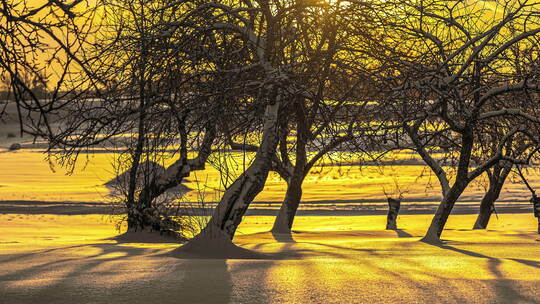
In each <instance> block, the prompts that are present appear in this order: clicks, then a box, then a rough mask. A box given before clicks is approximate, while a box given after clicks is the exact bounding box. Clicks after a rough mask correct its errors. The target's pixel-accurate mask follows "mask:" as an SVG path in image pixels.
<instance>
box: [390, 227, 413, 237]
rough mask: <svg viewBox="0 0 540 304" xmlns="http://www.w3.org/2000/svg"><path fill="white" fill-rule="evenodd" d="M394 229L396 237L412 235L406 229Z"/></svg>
mask: <svg viewBox="0 0 540 304" xmlns="http://www.w3.org/2000/svg"><path fill="white" fill-rule="evenodd" d="M394 231H395V232H396V233H397V235H398V237H400V238H411V237H414V236H413V235H412V234H410V233H408V232H407V231H405V230H402V229H396V230H394Z"/></svg>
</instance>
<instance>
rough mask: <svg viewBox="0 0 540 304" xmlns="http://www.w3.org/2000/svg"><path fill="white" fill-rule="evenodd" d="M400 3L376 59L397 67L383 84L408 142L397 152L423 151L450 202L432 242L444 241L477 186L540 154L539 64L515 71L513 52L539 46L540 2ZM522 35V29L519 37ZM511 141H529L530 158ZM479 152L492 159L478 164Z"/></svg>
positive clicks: (385, 20) (385, 16) (442, 208)
mask: <svg viewBox="0 0 540 304" xmlns="http://www.w3.org/2000/svg"><path fill="white" fill-rule="evenodd" d="M395 5H396V10H389V11H387V12H384V13H380V14H379V15H380V19H379V20H381V24H383V25H384V26H385V29H384V30H383V31H379V33H380V35H382V37H384V38H383V39H382V40H378V41H377V43H375V45H374V48H378V49H379V50H380V51H379V54H380V55H379V56H376V58H377V60H379V61H380V62H382V63H383V64H384V65H386V66H388V67H391V69H392V70H391V72H389V73H387V74H386V75H384V77H381V79H384V80H383V81H382V82H383V83H385V84H384V86H385V87H387V88H389V90H386V93H385V94H386V96H388V97H387V102H385V106H386V107H387V108H388V110H389V119H393V120H396V121H401V123H402V130H403V135H404V136H406V137H401V138H399V137H398V138H397V139H396V145H397V146H400V147H409V148H411V149H413V150H415V151H416V152H417V153H418V154H419V156H420V157H421V158H422V159H423V160H424V162H425V163H426V164H427V165H428V166H429V167H430V169H431V170H432V171H433V173H434V174H435V176H436V177H437V178H438V180H439V183H440V185H441V190H442V196H443V199H442V201H441V203H440V205H439V208H438V209H437V212H436V214H435V216H434V218H433V220H432V222H431V225H430V227H429V230H428V232H427V233H426V236H425V237H424V238H423V240H424V241H427V242H438V241H439V238H440V235H441V233H442V231H443V229H444V226H445V224H446V221H447V219H448V216H449V215H450V212H451V210H452V208H453V206H454V204H455V202H456V201H457V200H458V199H459V197H460V195H461V194H462V193H463V191H464V190H465V188H466V187H467V186H468V185H469V184H470V182H471V181H472V180H474V179H475V178H476V177H478V176H480V175H481V174H483V173H485V172H486V171H487V170H489V169H490V168H493V167H494V166H495V165H497V164H499V163H500V162H502V161H504V162H509V163H513V164H516V163H518V164H519V163H527V162H528V161H529V160H530V158H531V156H532V155H534V153H536V151H537V146H538V134H537V133H536V132H535V130H537V127H538V124H539V123H540V120H539V118H538V117H539V116H538V114H537V110H536V107H535V106H534V104H535V97H533V96H534V95H531V94H530V93H531V92H536V91H538V90H539V88H540V87H539V85H538V83H537V79H538V78H537V73H538V70H537V69H536V68H534V64H533V65H531V66H530V68H529V69H528V70H524V71H523V70H516V69H514V65H513V61H514V60H519V58H517V59H516V57H515V56H513V55H512V53H511V50H512V47H514V46H519V47H520V48H529V47H530V46H532V45H534V41H535V39H536V37H537V36H538V34H539V33H540V27H539V26H538V16H537V14H536V13H535V11H536V9H537V4H535V3H533V2H530V3H529V2H528V1H524V2H514V1H496V3H494V5H493V6H492V8H488V7H485V8H480V7H478V4H476V3H464V2H459V3H449V2H445V1H437V0H434V1H425V2H423V3H422V4H421V5H418V4H417V3H416V2H408V1H399V2H397V3H396V4H395ZM488 16H489V18H487V17H488ZM518 27H519V28H521V29H522V30H521V31H519V32H516V31H514V30H513V29H515V28H518ZM381 41H382V42H381ZM379 42H381V43H379ZM381 50H384V51H381ZM536 64H537V63H536ZM488 125H497V126H499V128H487V127H486V126H488ZM494 130H497V131H499V132H493V131H494ZM488 135H489V136H490V138H491V142H490V146H492V147H496V148H494V149H491V150H489V149H483V148H482V140H483V139H484V138H486V136H488ZM511 141H519V142H521V143H522V144H520V146H521V148H520V149H522V150H521V151H522V153H515V148H516V147H515V146H514V145H508V143H509V142H511ZM445 151H446V152H445ZM441 152H444V153H446V157H442V158H441V157H440V154H441ZM444 153H443V154H444ZM480 153H489V154H484V155H483V157H481V158H479V157H478V155H479V154H480ZM475 158H476V159H481V160H482V162H480V163H475V162H474V159H475ZM447 166H449V167H447ZM451 176H452V177H451Z"/></svg>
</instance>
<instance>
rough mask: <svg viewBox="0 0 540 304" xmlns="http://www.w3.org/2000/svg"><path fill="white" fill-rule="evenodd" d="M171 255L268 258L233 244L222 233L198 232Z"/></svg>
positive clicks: (187, 257) (200, 257)
mask: <svg viewBox="0 0 540 304" xmlns="http://www.w3.org/2000/svg"><path fill="white" fill-rule="evenodd" d="M170 255H171V256H173V257H175V258H179V259H268V258H269V257H268V256H266V255H264V254H262V253H258V252H255V251H251V250H249V249H245V248H242V247H239V246H237V245H235V244H234V243H233V242H232V241H231V240H230V239H229V238H228V237H227V236H226V235H224V234H221V233H220V234H213V235H209V234H205V233H203V234H199V235H197V236H196V237H195V238H193V239H192V240H190V241H189V242H187V243H186V244H185V245H183V246H182V247H179V248H177V249H174V250H173V251H171V253H170Z"/></svg>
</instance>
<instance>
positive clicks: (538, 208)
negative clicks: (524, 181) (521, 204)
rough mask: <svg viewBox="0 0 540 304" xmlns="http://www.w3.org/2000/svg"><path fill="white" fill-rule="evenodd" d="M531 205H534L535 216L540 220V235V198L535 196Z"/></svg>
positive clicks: (539, 232) (539, 222)
mask: <svg viewBox="0 0 540 304" xmlns="http://www.w3.org/2000/svg"><path fill="white" fill-rule="evenodd" d="M531 203H532V204H533V212H534V216H535V217H536V218H537V219H538V234H540V198H538V197H537V196H536V195H535V194H533V198H532V199H531Z"/></svg>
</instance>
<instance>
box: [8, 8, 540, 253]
mask: <svg viewBox="0 0 540 304" xmlns="http://www.w3.org/2000/svg"><path fill="white" fill-rule="evenodd" d="M538 9H539V7H538V4H535V3H534V2H529V1H514V0H496V1H490V2H484V1H481V2H480V1H478V2H475V1H472V2H467V1H446V0H427V1H424V0H396V1H354V0H349V1H293V0H291V1H288V0H271V1H268V0H265V1H263V0H260V1H259V0H229V1H219V0H218V1H214V2H208V1H198V0H180V1H164V0H135V1H128V0H101V1H97V3H94V2H92V4H90V3H86V2H85V1H75V0H74V1H51V2H49V3H48V4H45V5H44V6H43V7H35V8H33V7H25V6H24V4H22V3H21V4H13V5H12V6H10V5H4V8H2V9H1V10H0V11H1V14H2V15H1V18H2V22H3V23H2V24H3V25H1V26H0V35H2V36H3V37H8V36H9V37H10V38H9V39H6V40H5V41H6V42H5V43H4V44H3V45H2V51H1V52H0V59H1V60H0V62H2V65H1V68H2V70H3V71H2V75H4V77H5V81H6V82H7V83H9V86H10V88H11V92H12V94H13V96H14V100H15V102H16V103H17V105H18V107H19V108H20V111H21V112H37V113H40V116H39V119H32V120H30V121H28V120H25V121H24V124H23V125H22V127H23V130H24V131H25V132H27V133H29V134H32V135H34V136H36V137H42V138H45V139H46V140H47V141H48V143H49V151H50V153H51V154H54V155H56V156H57V157H58V158H59V159H60V161H61V162H62V164H64V165H66V166H68V167H70V166H74V164H75V163H76V162H77V160H78V155H79V153H81V152H82V151H85V150H90V149H92V148H93V147H96V146H99V145H103V144H110V143H114V144H115V145H118V146H121V147H122V148H123V150H122V151H123V152H122V153H121V155H120V156H119V161H118V162H117V164H116V165H117V169H118V171H119V172H121V171H127V172H128V178H127V179H126V181H125V183H124V184H122V185H120V187H119V188H120V189H119V191H120V192H121V193H122V206H123V208H125V210H126V214H127V215H126V221H127V223H128V229H129V230H133V231H137V230H144V229H150V230H155V231H159V232H166V231H174V230H176V231H177V230H181V229H183V227H184V226H183V225H184V224H185V223H182V222H178V220H176V219H175V217H173V216H171V213H170V212H169V211H168V210H167V208H163V197H164V194H165V193H166V192H167V191H168V190H169V189H172V188H174V187H178V186H179V185H180V184H181V183H182V181H183V179H185V178H188V177H189V176H190V175H191V174H192V173H193V172H194V171H196V170H202V169H204V168H205V166H206V165H207V164H209V163H210V164H212V165H213V166H216V167H217V168H219V169H220V172H221V173H222V175H223V176H224V177H223V195H222V196H221V200H220V202H219V204H218V205H217V207H216V208H215V210H214V211H213V213H212V215H211V218H210V220H209V221H208V223H207V224H206V226H205V227H204V229H202V231H201V232H200V233H199V235H198V236H197V237H195V238H194V239H193V240H191V242H192V243H197V242H203V241H204V242H207V241H208V240H220V241H222V240H230V239H232V238H233V237H234V234H235V231H236V229H237V227H238V225H239V224H240V222H241V221H242V218H243V216H244V214H245V212H246V210H247V209H248V208H249V205H250V203H251V202H252V201H253V200H254V199H255V197H256V196H257V194H258V193H259V192H260V191H262V189H263V187H264V185H265V182H266V179H267V176H268V174H269V172H271V171H274V172H277V173H278V174H279V175H280V177H281V178H282V179H283V180H285V181H286V182H287V191H286V193H285V196H284V199H283V203H282V206H281V208H280V210H279V211H278V213H277V215H276V220H275V223H274V226H273V231H274V232H277V233H290V232H291V228H292V226H293V222H294V218H295V214H296V211H297V209H298V207H299V205H300V203H301V199H302V184H303V181H304V179H305V177H306V176H307V175H308V173H309V172H310V170H311V169H312V168H313V167H314V166H315V165H316V164H318V163H321V162H323V161H327V162H328V161H330V162H331V161H334V162H339V161H340V160H345V159H347V158H351V159H352V158H355V159H356V158H358V159H365V160H369V161H377V160H379V159H381V158H383V157H387V155H390V153H389V152H392V151H397V150H412V151H414V152H415V153H417V155H418V156H419V158H421V159H422V160H423V161H424V162H425V164H426V166H427V167H429V169H430V170H431V171H432V172H431V173H432V174H433V175H434V176H435V177H436V178H437V181H438V183H439V185H440V191H441V196H442V200H441V202H440V205H439V208H438V209H437V211H436V213H435V215H434V217H433V220H432V222H431V225H430V227H429V230H428V231H427V233H426V235H425V237H424V240H425V241H427V242H438V241H439V240H440V237H441V234H442V232H443V229H444V227H445V224H446V221H447V219H448V217H449V216H450V213H451V211H452V209H453V206H454V204H455V203H456V201H457V200H458V199H459V198H460V196H461V195H462V193H463V192H464V191H465V189H466V188H467V186H468V185H470V184H471V183H472V182H473V181H476V180H478V178H479V177H481V176H487V184H488V187H487V188H488V190H487V191H486V195H485V197H484V198H483V199H482V202H481V203H480V204H479V210H480V213H479V217H478V220H477V222H476V224H475V226H474V228H477V229H483V228H486V227H487V225H488V222H489V218H490V215H491V213H492V212H493V208H494V207H493V206H494V202H495V201H496V200H497V198H498V196H499V194H500V192H501V189H502V187H503V185H504V183H505V181H506V180H507V177H508V176H509V175H510V174H511V172H512V170H515V168H521V167H528V166H531V165H533V162H534V160H535V159H536V157H537V151H538V149H539V148H540V145H539V142H538V140H539V135H540V133H539V131H540V128H539V127H540V113H539V112H538V111H539V107H538V101H539V95H538V93H539V90H540V86H539V80H540V79H539V76H540V61H539V45H540V44H539V41H538V40H539V38H540V24H539V21H540V16H539V15H538V13H537V11H538ZM36 10H37V11H36ZM45 15H46V16H48V17H47V18H44V17H43V16H45ZM25 33H30V34H25ZM43 37H45V38H43ZM32 54H33V55H32ZM40 58H41V59H43V60H39V59H40ZM51 70H54V71H55V72H54V73H53V74H54V75H53V74H51V75H52V76H49V75H48V74H47V73H52V72H50V71H51ZM29 73H30V74H31V75H33V76H32V77H30V78H29V77H28V75H29ZM23 75H26V76H23ZM43 75H45V76H43ZM53 78H54V80H52V79H53ZM28 79H32V81H29V80H28ZM30 82H33V83H30ZM40 83H41V86H42V87H43V88H46V89H47V92H48V93H47V94H45V95H46V97H44V96H43V94H40V96H38V95H37V94H35V87H36V86H39V85H40ZM21 118H23V117H22V116H21ZM118 138H120V140H119V139H118ZM170 147H174V148H173V149H175V153H173V155H172V156H171V155H170V153H165V152H164V151H165V150H167V149H168V148H170ZM231 150H235V151H244V152H246V155H249V157H247V158H246V161H245V163H244V164H243V165H244V170H243V173H242V174H240V175H238V176H234V175H231V174H228V172H229V168H228V166H229V164H230V158H228V156H227V153H225V152H223V151H231ZM248 152H249V153H248ZM336 155H339V156H336ZM166 159H167V160H170V163H172V164H171V165H170V166H168V167H166V168H164V170H156V167H155V166H151V165H149V164H152V163H163V162H164V160H166ZM381 191H382V189H381Z"/></svg>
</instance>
